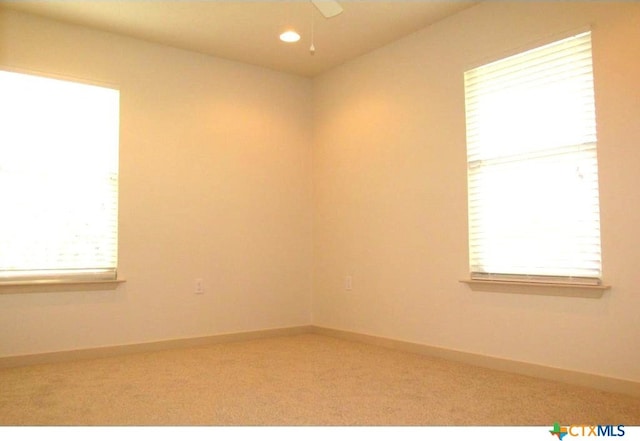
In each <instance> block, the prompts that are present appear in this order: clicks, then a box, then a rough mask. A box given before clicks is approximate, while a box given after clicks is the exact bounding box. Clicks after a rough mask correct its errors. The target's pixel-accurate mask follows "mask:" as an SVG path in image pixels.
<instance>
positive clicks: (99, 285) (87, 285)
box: [0, 279, 126, 294]
mask: <svg viewBox="0 0 640 441" xmlns="http://www.w3.org/2000/svg"><path fill="white" fill-rule="evenodd" d="M124 282H126V280H124V279H117V280H55V281H54V280H29V281H20V282H15V281H14V282H0V294H20V293H33V292H68V291H107V290H114V289H116V288H117V287H118V285H120V284H122V283H124Z"/></svg>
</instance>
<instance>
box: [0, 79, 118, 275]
mask: <svg viewBox="0 0 640 441" xmlns="http://www.w3.org/2000/svg"><path fill="white" fill-rule="evenodd" d="M0 97H1V98H0V124H1V127H2V128H1V130H0V202H1V204H2V205H1V206H2V214H1V215H0V281H22V280H26V281H28V280H67V279H82V280H84V279H115V278H116V268H117V255H118V138H119V92H118V91H117V90H115V89H112V88H105V87H98V86H94V85H89V84H84V83H78V82H72V81H62V80H57V79H51V78H45V77H40V76H34V75H25V74H22V73H15V72H7V71H0Z"/></svg>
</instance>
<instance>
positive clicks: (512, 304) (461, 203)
mask: <svg viewBox="0 0 640 441" xmlns="http://www.w3.org/2000/svg"><path fill="white" fill-rule="evenodd" d="M589 25H593V45H594V69H595V82H596V83H595V87H596V100H597V103H596V105H597V116H598V134H599V160H600V179H601V185H600V190H601V207H602V242H603V259H604V263H603V266H604V278H605V281H606V282H608V283H610V284H611V285H612V286H613V288H612V289H611V290H610V291H608V292H606V293H605V294H604V296H603V297H602V298H601V299H595V300H594V299H585V298H567V297H550V296H540V295H527V294H513V293H496V292H475V291H471V290H470V289H469V287H468V286H467V285H464V284H461V283H459V282H458V281H459V280H460V279H463V278H465V277H467V276H468V263H467V262H468V261H467V256H468V254H467V230H466V229H467V221H466V169H465V160H466V157H465V155H466V153H465V121H464V89H463V72H464V70H466V69H468V68H470V67H474V66H475V65H477V64H480V63H482V62H487V61H490V60H491V59H494V58H496V57H500V56H502V55H507V54H509V53H511V52H513V51H514V49H519V48H523V47H526V46H528V45H531V44H532V43H536V42H538V41H544V40H548V39H549V38H551V37H553V36H554V35H556V34H557V35H562V34H566V32H567V31H571V30H573V29H580V28H582V27H585V26H589ZM638 54H640V4H638V3H634V2H626V3H619V4H615V3H607V4H604V3H592V2H585V3H581V2H556V3H554V2H549V3H542V2H488V3H484V4H481V5H478V6H476V7H474V8H471V9H469V10H467V11H464V12H462V13H460V14H458V15H456V16H455V17H453V18H450V19H448V20H445V21H442V22H440V23H438V24H436V25H435V26H432V27H430V28H427V29H425V30H423V31H421V32H418V33H416V34H414V35H412V36H410V37H408V38H405V39H403V40H400V41H398V42H396V43H394V44H391V45H389V46H387V47H384V48H382V49H380V50H377V51H375V52H373V53H370V54H368V55H366V56H364V57H361V58H359V59H357V60H355V61H353V62H350V63H347V64H345V65H343V66H342V67H340V68H338V69H334V70H333V71H331V72H329V73H327V74H325V75H323V76H322V77H319V78H317V79H316V81H315V83H314V93H315V109H314V110H315V117H314V123H315V147H314V192H315V194H314V203H315V215H314V233H315V237H314V249H315V255H314V256H315V260H314V274H315V276H314V306H313V321H314V324H315V325H319V326H327V327H332V328H337V329H343V330H348V331H355V332H360V333H365V334H372V335H377V336H383V337H388V338H394V339H399V340H405V341H410V342H417V343H422V344H427V345H433V346H438V347H444V348H447V349H454V350H460V351H465V352H472V353H478V354H484V355H491V356H495V357H501V358H506V359H512V360H518V361H524V362H529V363H536V364H542V365H547V366H554V367H559V368H564V369H569V370H575V371H582V372H589V373H595V374H601V375H605V376H610V377H616V378H621V379H627V380H635V381H639V380H640V351H639V350H638V348H639V346H638V342H639V341H640V320H638V311H640V287H639V285H638V280H639V279H638V276H639V274H640V273H639V272H638V262H640V235H639V234H638V226H639V225H640V204H639V201H640V173H639V172H638V171H639V170H640V148H639V147H640V124H639V123H638V121H640V82H639V81H640V57H639V56H638ZM348 274H351V275H352V276H353V290H351V291H347V290H345V289H344V277H345V276H346V275H348Z"/></svg>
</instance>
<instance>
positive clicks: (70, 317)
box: [0, 12, 312, 356]
mask: <svg viewBox="0 0 640 441" xmlns="http://www.w3.org/2000/svg"><path fill="white" fill-rule="evenodd" d="M0 14H1V15H0V65H2V66H5V67H7V66H8V67H11V68H16V69H24V70H28V71H42V72H47V73H53V74H56V75H62V76H70V77H76V78H82V79H88V80H91V81H97V82H106V83H109V84H114V85H117V86H118V87H119V88H120V90H121V146H120V154H121V160H120V164H121V165H120V180H121V181H120V272H121V275H122V277H124V278H126V279H127V282H126V283H125V284H124V285H122V286H120V287H119V288H118V289H117V290H115V291H98V292H56V293H30V294H0V356H7V355H20V354H29V353H40V352H49V351H60V350H68V349H77V348H88V347H97V346H105V345H119V344H126V343H139V342H147V341H156V340H164V339H175V338H183V337H193V336H206V335H214V334H220V333H229V332H236V331H251V330H259V329H269V328H280V327H289V326H297V325H306V324H309V323H310V320H311V319H310V301H311V253H312V248H311V240H312V238H311V214H312V205H311V127H312V121H311V116H312V113H311V111H312V109H311V104H310V95H311V81H310V80H308V79H303V78H299V77H296V76H291V75H285V74H282V73H277V72H274V71H271V70H267V69H261V68H257V67H251V66H248V65H244V64H240V63H234V62H228V61H224V60H220V59H215V58H212V57H206V56H202V55H198V54H194V53H189V52H185V51H179V50H175V49H171V48H167V47H163V46H158V45H153V44H147V43H144V42H140V41H136V40H132V39H127V38H120V37H117V36H114V35H110V34H106V33H100V32H94V31H89V30H85V29H82V28H77V27H73V26H66V25H62V24H58V23H55V22H50V21H46V20H40V19H37V18H35V17H30V16H27V15H21V14H17V13H9V12H6V13H2V12H0ZM5 208H6V207H5ZM197 277H202V278H203V279H204V283H205V288H206V293H205V294H204V295H201V296H197V295H195V294H193V289H194V279H195V278H197Z"/></svg>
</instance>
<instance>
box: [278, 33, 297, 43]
mask: <svg viewBox="0 0 640 441" xmlns="http://www.w3.org/2000/svg"><path fill="white" fill-rule="evenodd" d="M280 40H282V41H284V42H285V43H295V42H296V41H298V40H300V34H298V33H297V32H296V31H285V32H283V33H282V34H280Z"/></svg>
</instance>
